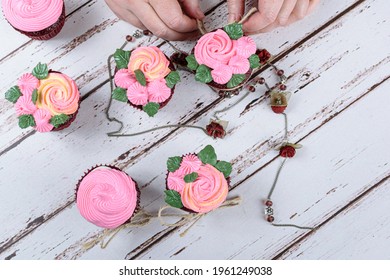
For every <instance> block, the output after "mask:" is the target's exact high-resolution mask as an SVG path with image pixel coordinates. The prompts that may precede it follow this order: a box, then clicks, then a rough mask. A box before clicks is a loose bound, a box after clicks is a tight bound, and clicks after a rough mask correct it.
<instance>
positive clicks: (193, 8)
mask: <svg viewBox="0 0 390 280" xmlns="http://www.w3.org/2000/svg"><path fill="white" fill-rule="evenodd" d="M180 2H181V4H182V7H183V10H184V12H185V13H186V14H187V15H188V16H190V17H192V18H196V19H203V18H204V17H205V16H204V13H203V12H202V10H201V9H200V7H199V0H181V1H180Z"/></svg>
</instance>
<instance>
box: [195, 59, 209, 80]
mask: <svg viewBox="0 0 390 280" xmlns="http://www.w3.org/2000/svg"><path fill="white" fill-rule="evenodd" d="M195 80H196V81H198V82H201V83H205V84H207V83H210V82H211V81H212V80H213V77H212V76H211V70H210V68H208V67H207V66H206V65H204V64H201V65H199V67H198V69H196V74H195Z"/></svg>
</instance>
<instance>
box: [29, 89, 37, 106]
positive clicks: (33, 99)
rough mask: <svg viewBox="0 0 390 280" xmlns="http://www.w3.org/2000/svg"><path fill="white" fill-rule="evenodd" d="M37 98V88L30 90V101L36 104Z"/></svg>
mask: <svg viewBox="0 0 390 280" xmlns="http://www.w3.org/2000/svg"><path fill="white" fill-rule="evenodd" d="M37 100H38V90H37V89H34V91H33V92H32V95H31V101H32V102H33V103H34V104H36V103H37Z"/></svg>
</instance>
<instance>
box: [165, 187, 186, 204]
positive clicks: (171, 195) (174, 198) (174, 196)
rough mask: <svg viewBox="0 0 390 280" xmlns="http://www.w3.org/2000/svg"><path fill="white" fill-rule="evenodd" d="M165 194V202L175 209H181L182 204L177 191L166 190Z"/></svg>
mask: <svg viewBox="0 0 390 280" xmlns="http://www.w3.org/2000/svg"><path fill="white" fill-rule="evenodd" d="M164 193H165V202H166V203H167V204H168V205H170V206H172V207H175V208H183V203H182V202H181V196H180V194H179V193H178V192H177V191H174V190H166V191H164Z"/></svg>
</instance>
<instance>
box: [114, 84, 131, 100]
mask: <svg viewBox="0 0 390 280" xmlns="http://www.w3.org/2000/svg"><path fill="white" fill-rule="evenodd" d="M112 99H115V100H118V101H121V102H127V100H128V99H127V92H126V90H125V89H123V88H120V87H117V88H116V89H114V91H113V92H112Z"/></svg>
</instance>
